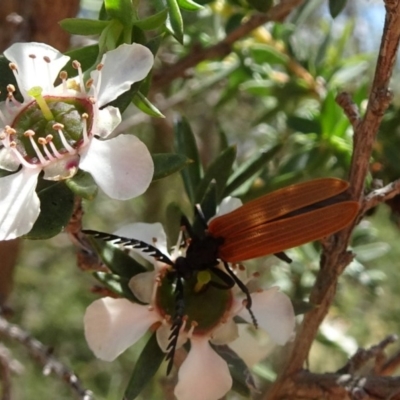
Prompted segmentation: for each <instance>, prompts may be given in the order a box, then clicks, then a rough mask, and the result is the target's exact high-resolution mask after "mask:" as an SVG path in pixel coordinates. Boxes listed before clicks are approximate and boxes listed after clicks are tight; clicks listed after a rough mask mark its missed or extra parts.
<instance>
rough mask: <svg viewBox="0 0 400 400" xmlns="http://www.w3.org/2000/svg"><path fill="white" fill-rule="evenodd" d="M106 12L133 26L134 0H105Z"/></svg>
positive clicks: (124, 23)
mask: <svg viewBox="0 0 400 400" xmlns="http://www.w3.org/2000/svg"><path fill="white" fill-rule="evenodd" d="M104 5H105V7H106V12H107V14H108V16H109V17H110V18H114V19H117V20H118V21H120V22H121V23H122V25H124V26H125V27H131V26H132V21H133V17H134V14H133V7H132V0H104Z"/></svg>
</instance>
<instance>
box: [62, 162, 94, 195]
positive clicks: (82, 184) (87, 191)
mask: <svg viewBox="0 0 400 400" xmlns="http://www.w3.org/2000/svg"><path fill="white" fill-rule="evenodd" d="M65 183H66V185H67V186H68V187H69V188H70V189H71V190H72V191H73V192H74V193H75V194H76V195H78V196H79V197H83V198H84V199H86V200H93V199H94V198H95V197H96V195H97V191H98V187H97V184H96V182H95V181H94V179H93V177H92V175H90V174H89V172H86V171H82V170H81V169H80V170H79V171H78V173H77V174H76V175H74V176H73V177H72V178H70V179H67V180H66V181H65Z"/></svg>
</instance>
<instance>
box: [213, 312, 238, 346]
mask: <svg viewBox="0 0 400 400" xmlns="http://www.w3.org/2000/svg"><path fill="white" fill-rule="evenodd" d="M238 336H239V331H238V325H237V324H236V323H235V321H234V320H233V319H232V318H229V319H228V321H226V322H225V323H223V324H220V326H218V327H217V328H216V329H215V330H214V331H213V333H212V339H211V343H213V344H216V345H222V344H227V343H230V342H232V341H234V340H236V339H237V338H238Z"/></svg>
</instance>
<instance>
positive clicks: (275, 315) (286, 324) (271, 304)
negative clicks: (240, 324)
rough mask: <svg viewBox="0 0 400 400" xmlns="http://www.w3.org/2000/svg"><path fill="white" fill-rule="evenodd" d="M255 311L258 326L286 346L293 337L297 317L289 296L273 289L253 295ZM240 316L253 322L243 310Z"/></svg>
mask: <svg viewBox="0 0 400 400" xmlns="http://www.w3.org/2000/svg"><path fill="white" fill-rule="evenodd" d="M251 298H252V300H253V304H252V306H251V310H252V311H253V313H254V315H255V317H256V319H257V322H258V324H259V325H260V327H261V328H262V329H264V330H265V331H267V332H268V333H269V335H270V336H271V338H272V340H274V341H275V342H276V343H278V344H281V345H283V344H285V343H286V342H287V341H288V340H289V339H290V337H291V336H292V335H293V331H294V326H295V315H294V310H293V306H292V303H291V301H290V299H289V297H288V296H286V295H285V294H284V293H282V292H280V291H279V288H278V287H273V288H270V289H268V290H264V291H262V292H257V293H252V294H251ZM239 315H240V316H241V317H242V318H243V319H245V320H246V321H248V322H251V319H250V315H249V313H248V311H247V310H246V309H243V310H242V311H241V312H240V313H239Z"/></svg>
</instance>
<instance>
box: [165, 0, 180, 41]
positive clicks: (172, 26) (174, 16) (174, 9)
mask: <svg viewBox="0 0 400 400" xmlns="http://www.w3.org/2000/svg"><path fill="white" fill-rule="evenodd" d="M167 5H168V21H167V22H168V24H167V27H168V29H169V30H170V31H171V33H172V34H173V35H174V37H175V39H176V40H177V41H178V42H179V43H181V44H183V19H182V14H181V10H180V9H179V5H178V2H177V0H167Z"/></svg>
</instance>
